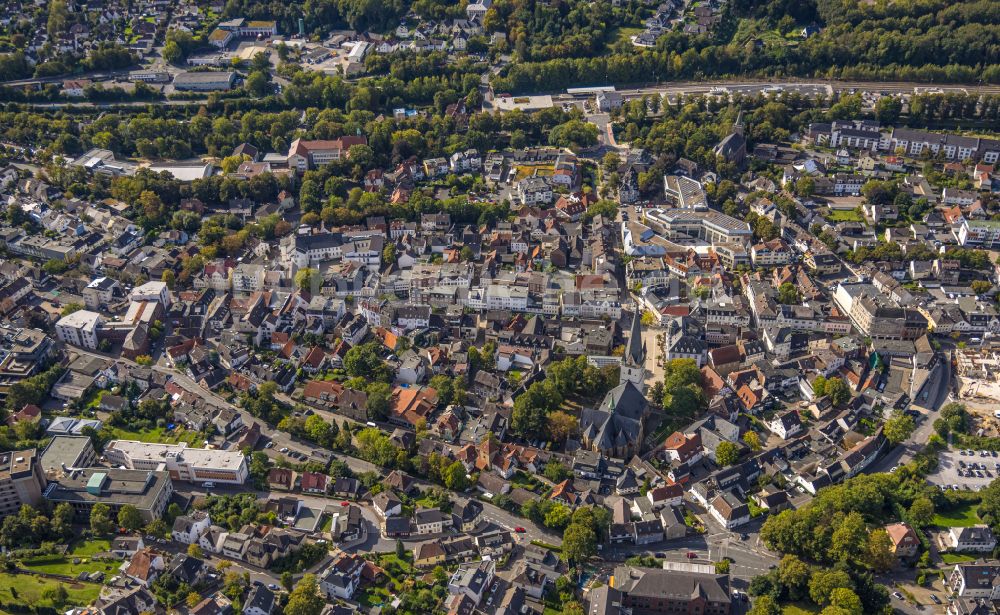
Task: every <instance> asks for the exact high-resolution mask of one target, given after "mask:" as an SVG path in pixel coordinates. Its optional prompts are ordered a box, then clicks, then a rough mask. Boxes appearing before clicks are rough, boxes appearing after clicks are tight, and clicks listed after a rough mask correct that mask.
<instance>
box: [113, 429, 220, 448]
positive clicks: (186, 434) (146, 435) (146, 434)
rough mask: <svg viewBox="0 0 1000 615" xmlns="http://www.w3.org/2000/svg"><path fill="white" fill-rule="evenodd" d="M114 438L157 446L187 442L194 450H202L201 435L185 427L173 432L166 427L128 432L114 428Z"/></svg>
mask: <svg viewBox="0 0 1000 615" xmlns="http://www.w3.org/2000/svg"><path fill="white" fill-rule="evenodd" d="M111 430H112V432H113V433H114V437H115V438H117V439H120V440H138V441H139V442H151V443H157V444H178V443H180V442H186V443H187V445H188V446H190V447H193V448H201V434H199V433H198V432H197V431H190V430H188V429H184V428H183V427H177V428H175V429H174V430H173V431H167V430H166V428H165V427H157V428H156V429H148V430H145V431H127V430H125V429H122V428H120V427H112V428H111Z"/></svg>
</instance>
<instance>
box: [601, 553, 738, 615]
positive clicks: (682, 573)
mask: <svg viewBox="0 0 1000 615" xmlns="http://www.w3.org/2000/svg"><path fill="white" fill-rule="evenodd" d="M679 567H683V568H690V569H691V570H692V571H688V570H660V569H656V568H632V567H629V566H619V567H617V568H615V573H614V576H613V577H612V585H611V589H613V590H616V593H617V594H618V595H619V597H620V601H619V602H618V604H617V607H615V610H614V611H608V610H604V609H596V610H595V609H591V613H592V614H593V615H603V613H599V612H597V611H602V610H603V611H604V613H612V612H613V613H619V612H629V613H631V614H632V615H668V614H671V613H700V614H702V615H729V614H730V613H731V612H732V599H731V597H730V595H729V575H724V574H714V573H709V572H700V571H699V572H695V571H693V570H700V569H701V567H700V566H697V565H687V566H684V565H680V566H679ZM612 602H614V601H612Z"/></svg>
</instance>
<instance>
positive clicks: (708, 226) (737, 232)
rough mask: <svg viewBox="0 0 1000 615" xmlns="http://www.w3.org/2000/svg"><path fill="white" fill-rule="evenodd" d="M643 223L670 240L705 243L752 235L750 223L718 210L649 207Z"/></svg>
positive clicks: (733, 240) (739, 239) (741, 240)
mask: <svg viewBox="0 0 1000 615" xmlns="http://www.w3.org/2000/svg"><path fill="white" fill-rule="evenodd" d="M646 223H647V224H649V226H650V227H651V228H653V229H654V230H655V231H657V232H659V233H660V234H662V235H663V236H664V237H666V238H667V239H669V240H670V241H673V242H676V243H679V244H686V243H697V242H698V240H701V241H703V242H708V243H712V244H715V243H739V244H744V245H745V244H747V243H749V241H750V239H751V238H752V237H753V232H752V231H751V230H750V225H749V224H747V223H746V222H744V221H742V220H739V219H737V218H734V217H732V216H727V215H726V214H724V213H721V212H718V211H693V210H689V209H651V210H648V211H647V212H646Z"/></svg>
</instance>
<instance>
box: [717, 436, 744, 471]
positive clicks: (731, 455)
mask: <svg viewBox="0 0 1000 615" xmlns="http://www.w3.org/2000/svg"><path fill="white" fill-rule="evenodd" d="M739 458H740V448H739V447H738V446H736V444H734V443H733V442H721V443H719V445H718V446H716V447H715V460H716V461H717V462H718V464H719V465H720V466H722V467H727V466H731V465H734V464H735V463H736V462H737V461H739Z"/></svg>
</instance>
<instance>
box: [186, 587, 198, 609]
mask: <svg viewBox="0 0 1000 615" xmlns="http://www.w3.org/2000/svg"><path fill="white" fill-rule="evenodd" d="M199 602H201V594H199V593H198V592H196V591H190V592H188V595H187V596H185V598H184V604H186V605H187V607H188V608H189V609H193V608H194V607H196V606H198V603H199Z"/></svg>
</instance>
